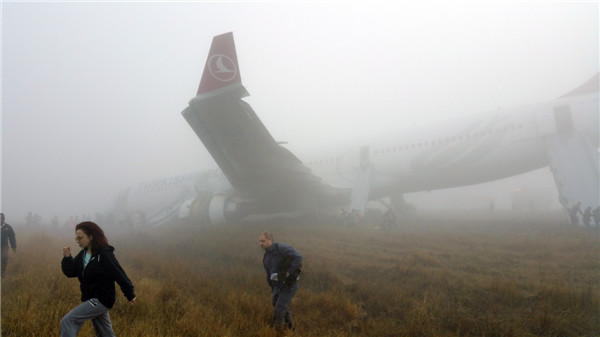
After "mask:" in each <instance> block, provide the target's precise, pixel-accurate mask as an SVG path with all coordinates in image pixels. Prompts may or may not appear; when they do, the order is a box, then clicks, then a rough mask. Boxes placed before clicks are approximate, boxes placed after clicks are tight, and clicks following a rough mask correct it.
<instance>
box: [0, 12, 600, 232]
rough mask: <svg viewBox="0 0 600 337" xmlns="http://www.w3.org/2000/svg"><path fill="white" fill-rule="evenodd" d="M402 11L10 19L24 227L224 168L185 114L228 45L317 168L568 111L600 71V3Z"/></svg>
mask: <svg viewBox="0 0 600 337" xmlns="http://www.w3.org/2000/svg"><path fill="white" fill-rule="evenodd" d="M385 3H386V4H385V5H384V4H383V3H377V2H375V3H372V2H364V3H363V2H361V3H358V2H356V3H352V4H347V3H343V2H330V3H325V4H319V3H278V2H261V3H252V2H247V3H246V2H244V3H241V2H235V3H194V2H185V3H119V2H110V3H103V2H93V3H88V2H77V3H72V2H62V3H42V2H40V3H13V2H7V1H4V2H2V182H1V183H2V189H1V190H2V195H1V203H2V205H1V206H2V207H1V208H2V210H3V211H4V212H5V213H7V222H10V219H11V217H12V218H18V219H19V220H17V221H20V219H22V218H23V217H24V216H25V214H26V212H27V211H29V210H31V211H34V212H38V213H40V214H41V215H42V216H43V217H45V218H46V219H48V218H49V217H50V216H51V215H52V214H55V213H56V214H59V215H61V217H64V216H68V215H69V214H82V213H88V214H89V213H90V212H95V211H102V210H104V209H105V208H107V207H109V206H110V204H111V202H112V200H113V198H114V197H115V196H116V193H117V192H118V190H119V189H121V188H124V187H126V186H128V185H133V184H135V183H137V182H139V181H143V180H147V179H151V178H156V177H161V176H168V175H173V174H178V173H184V172H190V171H195V170H199V169H203V168H214V167H216V164H215V163H214V161H213V160H212V159H211V157H210V155H209V154H208V152H207V151H206V150H205V149H204V146H203V145H202V143H201V142H200V140H199V139H198V138H197V137H196V135H195V134H194V132H193V131H192V130H191V128H190V127H189V126H188V124H187V123H186V121H185V120H184V119H183V117H182V116H181V111H182V110H183V109H184V108H185V107H186V106H187V102H188V101H189V100H190V99H191V98H192V97H193V96H194V95H195V92H196V89H197V87H198V83H199V81H200V76H201V73H202V70H203V68H204V63H205V61H206V56H207V53H208V50H209V47H210V43H211V40H212V37H213V36H214V35H218V34H222V33H225V32H229V31H233V32H234V39H235V42H236V47H237V52H238V59H239V63H240V70H241V75H242V82H243V84H244V86H245V87H246V88H247V90H248V91H249V92H250V95H251V96H250V97H248V98H246V101H248V102H249V103H250V104H251V105H252V107H253V108H254V110H255V111H256V113H257V114H258V116H259V117H260V118H261V119H262V121H263V123H264V124H265V126H266V127H267V128H268V129H269V131H270V132H271V134H272V135H273V136H274V138H275V139H276V140H278V141H287V142H288V144H289V145H288V148H289V149H291V150H292V151H293V152H294V153H296V154H297V155H298V156H299V157H300V158H301V159H310V154H311V153H313V152H314V149H315V148H316V147H332V148H335V147H339V146H341V145H342V144H344V143H345V142H347V141H348V140H349V139H353V138H359V139H368V138H369V136H370V135H379V136H381V135H390V136H391V135H393V134H394V133H396V132H399V131H398V130H401V129H402V128H404V127H406V126H408V125H413V124H414V123H417V124H419V123H425V122H426V121H431V120H440V119H449V118H452V117H453V116H458V115H468V114H473V113H479V112H486V111H494V110H497V109H499V108H508V107H512V106H517V105H522V104H527V103H532V102H536V101H540V100H546V99H551V98H554V97H558V96H560V95H562V94H564V93H566V92H568V91H570V90H571V89H573V88H574V87H576V86H578V85H579V84H581V83H582V82H584V81H585V80H587V79H589V78H590V77H592V76H593V75H594V74H595V73H597V72H598V69H599V65H598V60H599V53H598V50H599V49H598V43H599V42H598V41H599V40H600V37H599V27H598V16H599V9H598V3H597V2H578V3H561V2H545V3H544V2H535V3H532V2H527V3H519V2H510V3H508V4H503V3H499V2H498V3H487V4H474V3H461V4H453V5H449V4H444V3H441V2H440V3H438V2H429V3H426V4H419V5H417V4H411V5H393V4H387V2H385ZM550 183H552V181H550Z"/></svg>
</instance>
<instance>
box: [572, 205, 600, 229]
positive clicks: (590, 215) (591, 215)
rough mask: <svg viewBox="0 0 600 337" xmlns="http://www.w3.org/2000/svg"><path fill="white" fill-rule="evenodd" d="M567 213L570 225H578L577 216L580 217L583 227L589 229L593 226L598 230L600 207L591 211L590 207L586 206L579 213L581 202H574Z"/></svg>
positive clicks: (599, 225) (599, 226)
mask: <svg viewBox="0 0 600 337" xmlns="http://www.w3.org/2000/svg"><path fill="white" fill-rule="evenodd" d="M568 212H569V220H570V221H571V224H572V225H579V215H581V222H582V223H583V225H584V226H586V227H591V226H592V225H594V226H595V227H596V228H597V229H598V228H600V206H598V207H596V208H594V209H593V210H592V207H591V206H587V207H586V208H585V210H584V211H581V202H576V203H575V204H574V205H573V206H571V208H569V209H568ZM592 221H593V223H592Z"/></svg>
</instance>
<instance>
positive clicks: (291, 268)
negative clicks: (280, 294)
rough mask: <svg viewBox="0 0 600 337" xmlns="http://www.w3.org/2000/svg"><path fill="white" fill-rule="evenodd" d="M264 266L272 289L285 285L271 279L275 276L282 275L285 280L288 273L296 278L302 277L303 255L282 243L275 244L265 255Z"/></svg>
mask: <svg viewBox="0 0 600 337" xmlns="http://www.w3.org/2000/svg"><path fill="white" fill-rule="evenodd" d="M263 266H264V267H265V272H266V273H267V282H268V283H269V286H271V289H272V288H273V287H276V286H281V285H282V284H283V282H281V281H278V280H275V279H273V278H272V277H271V276H272V275H273V274H282V275H281V277H282V278H285V274H286V273H289V274H292V275H294V277H298V275H300V268H302V255H301V254H300V253H299V252H298V251H297V250H295V249H294V248H292V246H289V245H286V244H285V243H281V242H273V244H272V245H271V247H269V248H267V250H266V251H265V254H264V255H263ZM290 281H292V282H293V281H295V280H290Z"/></svg>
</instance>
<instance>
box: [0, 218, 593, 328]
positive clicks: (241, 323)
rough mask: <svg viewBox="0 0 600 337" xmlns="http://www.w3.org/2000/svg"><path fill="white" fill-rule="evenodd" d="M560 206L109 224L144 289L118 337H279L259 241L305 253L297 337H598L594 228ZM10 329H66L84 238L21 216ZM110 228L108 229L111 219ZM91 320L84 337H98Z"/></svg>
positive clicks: (5, 286)
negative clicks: (393, 219)
mask: <svg viewBox="0 0 600 337" xmlns="http://www.w3.org/2000/svg"><path fill="white" fill-rule="evenodd" d="M557 219H560V217H559V216H557V214H556V213H550V214H543V213H527V212H524V213H510V212H501V211H496V212H495V213H494V214H488V213H487V212H485V213H484V212H481V213H478V212H465V213H462V214H456V215H451V214H449V213H444V212H436V213H433V212H429V213H422V214H420V215H419V217H417V218H415V219H413V220H411V221H408V222H407V223H405V224H403V225H402V226H401V227H399V228H398V229H396V230H393V231H390V232H382V231H379V230H376V229H374V228H373V225H372V223H368V221H367V223H365V224H361V225H359V226H358V227H356V228H342V227H340V226H338V225H336V224H335V223H334V221H332V220H329V219H320V220H307V219H286V220H268V221H262V222H260V223H247V224H243V225H235V226H225V227H213V228H198V227H190V226H168V227H162V228H152V229H145V230H140V229H137V230H123V229H120V230H118V229H113V228H105V232H106V235H107V237H108V239H109V243H110V244H111V245H113V246H115V247H116V250H115V255H116V256H117V258H118V259H119V261H120V262H121V265H122V266H123V268H124V269H125V271H126V272H127V273H128V275H129V277H130V279H131V280H132V282H133V283H134V285H135V287H136V294H137V296H138V300H137V302H136V304H135V305H130V304H129V303H127V301H126V299H125V298H124V297H123V295H122V293H121V292H120V289H118V287H117V303H116V305H115V307H114V308H113V309H112V310H111V311H110V315H111V319H112V322H113V326H114V328H115V332H116V333H117V335H118V336H123V337H130V336H144V337H149V336H164V337H171V336H275V333H274V332H273V331H272V330H271V329H270V323H271V314H272V307H271V301H270V291H269V288H268V286H267V284H266V281H265V274H264V271H263V268H262V251H261V250H260V248H259V246H258V236H259V234H260V232H261V231H263V230H270V231H271V232H273V234H274V237H275V241H281V242H285V243H288V244H291V245H292V246H294V247H295V248H296V249H298V250H299V251H300V252H301V253H302V254H303V256H304V267H303V274H302V276H301V279H300V281H299V282H300V290H299V291H298V293H297V295H296V297H295V298H294V301H293V302H292V307H291V310H292V313H293V314H294V318H295V321H296V323H297V330H296V331H295V332H286V334H287V335H289V336H315V337H316V336H600V297H599V289H600V242H599V235H598V232H597V231H594V230H589V229H586V228H582V227H577V228H575V227H571V226H567V225H564V224H562V223H561V221H559V220H557ZM11 225H13V228H14V229H15V231H16V233H17V239H18V244H19V251H18V254H17V255H11V256H10V261H9V266H8V269H7V274H8V275H7V276H6V277H5V278H4V279H3V280H2V298H1V301H2V303H1V304H2V306H1V309H2V314H1V319H2V320H1V325H2V336H5V337H12V336H15V337H16V336H18V337H27V336H36V337H39V336H57V335H58V326H59V322H60V319H61V317H62V316H63V315H65V314H66V313H67V312H68V311H69V310H71V309H72V308H73V307H75V306H76V305H78V304H79V297H80V292H79V286H78V281H77V280H76V279H67V278H66V277H65V276H64V275H63V274H62V272H61V271H60V260H61V258H62V247H63V246H66V245H70V246H71V247H72V249H73V250H74V251H75V252H76V251H77V250H78V248H77V245H76V244H75V242H74V233H73V232H72V231H70V230H69V231H67V230H64V229H54V230H50V229H47V228H38V229H33V228H24V226H23V225H19V224H11ZM100 225H102V224H100ZM93 335H94V333H93V329H92V327H91V324H90V323H89V322H87V323H86V324H85V325H84V328H83V329H82V332H81V333H80V336H93Z"/></svg>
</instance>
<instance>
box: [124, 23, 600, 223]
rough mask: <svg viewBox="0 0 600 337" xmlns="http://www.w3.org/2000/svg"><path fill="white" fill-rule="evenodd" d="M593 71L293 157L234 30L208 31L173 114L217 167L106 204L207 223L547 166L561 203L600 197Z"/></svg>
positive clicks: (357, 206) (394, 196)
mask: <svg viewBox="0 0 600 337" xmlns="http://www.w3.org/2000/svg"><path fill="white" fill-rule="evenodd" d="M598 82H599V76H598V74H596V75H595V76H593V77H592V78H591V79H590V80H588V81H586V82H585V83H583V84H582V85H581V86H579V87H577V88H575V89H574V90H572V91H570V92H568V93H567V94H565V95H563V96H561V97H558V98H556V99H552V100H548V101H545V102H540V103H536V104H529V105H524V106H519V107H515V108H511V109H504V110H499V111H495V112H493V113H483V114H478V115H473V116H469V117H461V118H458V119H456V120H453V121H447V122H444V123H438V124H431V125H426V126H423V127H413V128H412V129H410V128H409V129H407V130H405V131H403V132H399V133H398V134H397V136H396V137H395V138H393V139H392V138H390V137H387V138H385V139H378V140H377V139H373V141H372V142H370V143H368V144H362V145H360V146H355V147H353V146H349V147H348V148H345V149H343V150H341V151H337V152H333V151H332V152H331V155H330V156H324V157H321V158H316V159H315V160H311V161H308V162H302V161H301V160H300V159H298V157H296V156H295V155H294V154H293V153H292V152H290V151H289V150H288V149H287V148H286V147H285V146H284V145H285V143H283V142H278V141H277V140H275V139H274V138H273V137H272V136H271V134H270V133H269V131H268V130H267V128H266V127H265V126H264V125H263V123H262V122H261V120H260V118H259V117H258V115H257V114H256V113H255V112H254V110H253V109H252V108H251V106H250V105H249V104H248V103H247V102H245V101H244V100H243V98H244V97H246V96H249V93H248V91H247V90H246V88H245V87H244V86H243V85H242V82H241V75H240V69H239V65H238V60H237V53H236V48H235V44H234V39H233V33H231V32H230V33H225V34H222V35H218V36H215V37H214V38H213V41H212V45H211V48H210V52H209V54H208V57H207V60H206V64H205V67H204V71H203V74H202V78H201V81H200V85H199V87H198V90H197V93H196V96H195V97H194V98H192V99H191V100H190V102H189V105H188V106H187V107H186V108H185V109H184V110H183V111H182V115H183V117H184V118H185V119H186V121H187V122H188V123H189V125H190V126H191V128H192V129H193V130H194V132H195V133H196V135H197V136H198V138H199V139H200V140H201V141H202V143H203V144H204V146H205V147H206V149H207V150H208V151H209V153H210V154H211V156H212V158H213V159H214V160H215V162H216V163H217V165H218V166H219V169H213V170H208V171H201V172H192V173H188V174H183V175H178V176H173V177H168V178H162V179H157V180H153V181H147V182H143V183H140V184H139V185H137V186H133V187H130V188H128V189H126V190H124V191H122V192H121V194H120V197H119V199H118V202H117V210H119V211H120V212H121V213H123V212H131V211H136V212H140V213H142V214H144V218H145V222H146V223H148V224H151V225H160V224H163V223H166V222H169V221H172V220H175V219H179V220H183V221H186V222H188V223H210V224H212V225H218V224H227V223H234V222H236V221H239V220H240V219H243V218H244V217H247V216H250V215H259V214H263V215H265V214H266V215H268V214H278V213H286V212H304V211H309V212H310V211H314V210H315V209H319V208H322V207H323V208H324V207H334V206H339V207H348V209H353V210H357V211H359V212H361V213H362V214H364V210H365V204H366V203H367V202H368V201H369V200H379V199H382V198H384V197H389V198H390V200H391V204H392V205H391V207H393V208H394V209H396V210H397V211H399V212H400V213H402V208H403V207H405V205H406V204H405V203H404V200H403V194H405V193H410V192H417V191H431V190H437V189H445V188H450V187H458V186H467V185H473V184H478V183H483V182H489V181H493V180H497V179H501V178H505V177H510V176H514V175H518V174H522V173H525V172H529V171H533V170H535V169H539V168H542V167H545V166H550V169H551V171H552V173H553V176H554V179H555V183H556V185H557V189H558V191H559V199H560V202H561V204H562V205H563V208H564V209H565V210H567V209H568V208H570V207H572V206H573V205H574V204H575V203H576V202H581V205H582V206H583V208H585V207H586V206H588V205H589V206H591V207H592V208H595V207H597V206H598V205H599V204H600V203H599V197H598V193H599V192H598V190H599V189H598V186H599V176H600V174H599V167H598V166H599V160H598V145H599V132H598V127H599V113H598V111H599V110H598V109H599V106H598V102H599V101H598V93H599V89H598V87H599V86H598Z"/></svg>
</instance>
